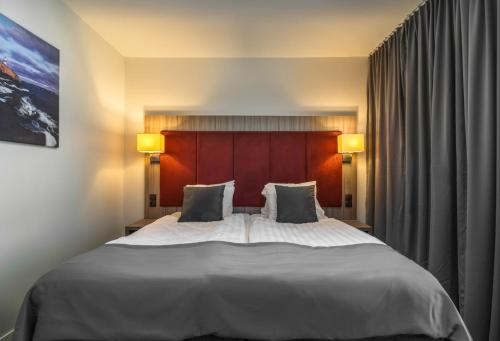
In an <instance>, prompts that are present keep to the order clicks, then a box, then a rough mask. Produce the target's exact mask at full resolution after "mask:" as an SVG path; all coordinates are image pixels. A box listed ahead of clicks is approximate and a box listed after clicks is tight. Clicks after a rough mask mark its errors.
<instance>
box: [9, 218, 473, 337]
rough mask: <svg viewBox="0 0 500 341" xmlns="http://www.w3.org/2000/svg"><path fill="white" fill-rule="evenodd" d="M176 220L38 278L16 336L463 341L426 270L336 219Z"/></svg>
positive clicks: (445, 299)
mask: <svg viewBox="0 0 500 341" xmlns="http://www.w3.org/2000/svg"><path fill="white" fill-rule="evenodd" d="M179 224H180V223H177V217H175V216H167V217H164V218H162V219H160V220H159V221H157V222H155V223H153V224H151V225H149V226H147V227H145V228H143V229H142V230H141V231H139V232H137V233H136V234H133V235H131V236H129V237H123V238H120V239H117V240H115V241H112V242H110V243H108V244H106V245H103V246H101V247H99V248H97V249H95V250H93V251H90V252H88V253H86V254H83V255H80V256H78V257H75V258H73V259H71V260H69V261H67V262H66V263H64V264H62V265H61V266H60V267H58V268H57V269H55V270H53V271H51V272H49V273H48V274H47V275H45V276H43V277H42V278H41V279H40V280H39V281H38V282H37V283H36V284H35V285H34V286H33V288H32V289H31V290H30V292H29V293H28V294H27V296H26V300H25V302H24V304H23V307H22V310H21V312H20V315H19V318H18V322H17V325H16V332H15V338H14V340H16V341H21V340H186V339H192V338H196V339H250V340H291V339H320V340H365V339H369V340H379V339H380V340H432V339H438V340H440V339H442V340H456V341H462V340H464V341H465V340H470V337H469V336H468V334H467V331H466V329H465V327H464V325H463V322H462V320H461V318H460V316H459V314H458V312H457V310H456V309H455V307H454V305H453V303H452V302H451V300H450V299H449V297H448V296H447V294H446V293H445V292H444V290H443V288H442V287H441V286H440V285H439V283H438V282H437V281H436V280H435V278H434V277H432V276H431V275H430V274H429V273H428V272H427V271H425V270H423V269H422V268H420V267H419V266H418V265H416V264H415V263H413V262H411V261H410V260H408V259H407V258H405V257H403V256H401V255H399V254H398V253H397V252H395V251H393V250H392V249H391V248H389V247H388V246H386V245H385V244H383V243H382V242H380V241H379V240H377V239H376V238H374V237H371V236H369V235H367V234H365V233H363V232H360V231H358V230H356V229H354V228H352V227H349V226H347V225H345V224H343V223H341V222H339V221H337V220H334V219H326V220H320V221H319V222H318V223H314V224H305V225H308V226H300V227H299V228H298V227H297V226H287V224H282V223H276V222H274V221H270V220H269V219H266V218H263V217H260V216H251V217H248V216H246V215H242V214H234V215H231V216H229V217H226V218H225V219H224V220H223V221H222V222H218V223H191V224H190V226H182V227H181V226H179ZM315 227H317V229H316V231H315V233H310V232H311V229H314V228H315ZM173 240H175V243H173V242H172V241H173ZM330 244H331V246H330ZM374 337H377V338H374Z"/></svg>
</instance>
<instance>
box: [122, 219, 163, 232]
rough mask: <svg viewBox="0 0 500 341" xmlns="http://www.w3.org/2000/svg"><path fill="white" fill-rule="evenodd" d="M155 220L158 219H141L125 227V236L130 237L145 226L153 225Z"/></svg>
mask: <svg viewBox="0 0 500 341" xmlns="http://www.w3.org/2000/svg"><path fill="white" fill-rule="evenodd" d="M155 220H156V219H141V220H137V221H136V222H134V223H132V224H128V225H127V226H125V235H126V236H128V235H129V234H132V233H134V232H135V231H137V230H140V229H142V228H143V227H144V226H146V225H148V224H151V223H152V222H154V221H155Z"/></svg>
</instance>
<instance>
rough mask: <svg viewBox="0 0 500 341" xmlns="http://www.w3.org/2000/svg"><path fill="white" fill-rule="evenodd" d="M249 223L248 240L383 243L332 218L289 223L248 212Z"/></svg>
mask: <svg viewBox="0 0 500 341" xmlns="http://www.w3.org/2000/svg"><path fill="white" fill-rule="evenodd" d="M250 224H251V227H250V229H249V231H250V232H249V237H248V239H249V242H250V243H270V242H277V243H278V242H279V243H291V244H297V245H306V246H312V247H333V246H345V245H356V244H379V245H385V244H384V243H383V242H382V241H380V240H379V239H377V238H375V237H373V236H371V235H369V234H367V233H365V232H363V231H360V230H358V229H357V228H354V227H352V226H350V225H347V224H346V223H343V222H341V221H340V220H337V219H333V218H327V219H321V220H319V221H318V222H315V223H306V224H291V223H278V222H276V221H275V220H271V219H268V218H265V217H263V216H261V215H252V216H251V218H250Z"/></svg>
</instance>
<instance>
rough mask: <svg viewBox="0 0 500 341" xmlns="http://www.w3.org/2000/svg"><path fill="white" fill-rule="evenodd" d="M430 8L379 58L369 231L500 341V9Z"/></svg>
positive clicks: (434, 0) (448, 4) (478, 332)
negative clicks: (426, 275)
mask: <svg viewBox="0 0 500 341" xmlns="http://www.w3.org/2000/svg"><path fill="white" fill-rule="evenodd" d="M499 7H500V6H499V4H498V0H429V1H427V2H426V3H425V4H424V5H423V6H421V7H420V9H419V10H418V11H416V12H415V13H414V14H413V15H412V16H411V17H410V18H409V19H408V20H407V21H406V22H405V23H404V24H403V26H402V27H401V28H400V29H398V30H397V31H396V32H395V34H394V35H393V36H392V37H391V38H390V39H388V40H387V41H386V42H385V43H384V44H383V45H382V46H381V47H380V48H379V49H378V50H377V51H375V52H374V53H373V54H372V55H371V56H370V64H369V65H370V69H369V76H368V86H367V91H368V126H367V165H368V183H367V221H368V222H369V223H371V224H373V226H374V229H375V234H376V236H377V237H379V238H381V239H383V240H384V241H386V242H387V243H388V244H389V245H391V246H392V247H394V248H395V249H397V250H399V251H400V252H401V253H403V254H405V255H406V256H408V257H410V258H412V259H414V260H415V261H416V262H417V263H419V264H420V265H422V266H424V267H426V268H427V269H429V271H431V272H432V273H433V274H434V275H435V276H436V278H437V279H438V280H439V281H440V282H441V284H442V285H443V287H444V288H445V289H446V290H447V291H448V293H449V294H450V296H451V297H452V299H453V300H454V301H455V302H456V304H457V305H458V307H459V308H460V311H461V312H462V314H463V316H464V318H465V321H466V324H467V326H468V327H469V329H470V331H471V333H472V335H473V337H474V339H475V340H478V341H482V340H491V341H496V340H500V330H499V329H500V326H499V325H500V51H499V47H498V46H499V41H500V24H499V19H500V14H499V13H500V9H499Z"/></svg>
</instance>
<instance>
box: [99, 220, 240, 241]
mask: <svg viewBox="0 0 500 341" xmlns="http://www.w3.org/2000/svg"><path fill="white" fill-rule="evenodd" d="M177 219H178V217H176V216H173V215H167V216H164V217H162V218H160V219H158V220H156V221H155V222H153V223H151V224H149V225H146V226H145V227H143V228H142V229H140V230H139V231H137V232H135V233H133V234H131V235H130V236H127V237H121V238H118V239H115V240H112V241H110V242H108V243H107V244H126V245H173V244H188V243H197V242H205V241H224V242H231V243H246V242H247V240H248V238H247V230H246V227H245V215H244V214H232V215H230V216H228V217H225V218H224V220H221V221H212V222H208V223H190V222H186V223H178V222H177Z"/></svg>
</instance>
